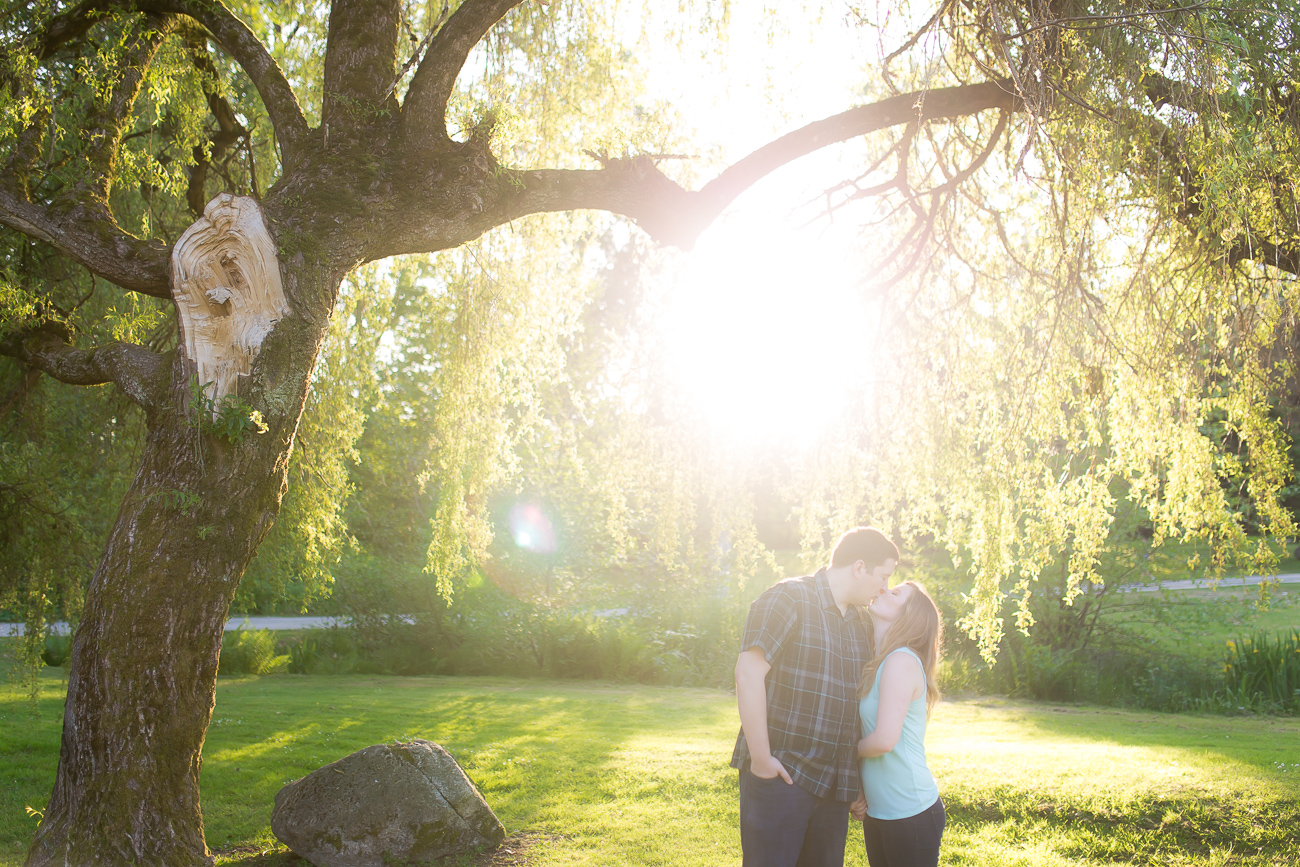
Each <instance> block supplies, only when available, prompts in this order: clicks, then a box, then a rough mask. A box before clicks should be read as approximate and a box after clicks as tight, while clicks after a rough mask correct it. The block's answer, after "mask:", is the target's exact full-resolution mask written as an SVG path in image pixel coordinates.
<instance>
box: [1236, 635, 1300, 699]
mask: <svg viewBox="0 0 1300 867" xmlns="http://www.w3.org/2000/svg"><path fill="white" fill-rule="evenodd" d="M1224 680H1225V682H1226V683H1225V687H1226V689H1227V690H1228V693H1229V695H1230V696H1231V697H1232V699H1233V700H1235V701H1236V702H1237V703H1238V704H1239V705H1241V706H1242V707H1252V708H1260V709H1267V710H1278V711H1283V712H1289V713H1296V712H1297V711H1300V629H1292V630H1291V631H1290V633H1283V632H1280V631H1279V632H1275V633H1268V632H1256V633H1254V634H1253V635H1248V636H1245V637H1243V638H1238V639H1236V640H1235V641H1229V642H1228V651H1227V661H1226V665H1225V666H1224Z"/></svg>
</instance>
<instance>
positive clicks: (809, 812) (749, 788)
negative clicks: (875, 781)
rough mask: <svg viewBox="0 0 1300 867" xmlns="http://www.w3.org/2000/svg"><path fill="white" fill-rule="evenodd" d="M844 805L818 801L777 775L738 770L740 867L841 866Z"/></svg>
mask: <svg viewBox="0 0 1300 867" xmlns="http://www.w3.org/2000/svg"><path fill="white" fill-rule="evenodd" d="M848 833H849V805H848V802H847V801H832V800H830V799H829V798H819V797H817V796H816V795H813V794H811V793H809V792H807V791H805V790H804V789H802V788H801V787H800V786H799V785H798V784H797V783H796V784H790V783H787V782H786V781H785V780H783V779H781V777H780V776H776V777H773V778H772V779H770V780H762V779H759V778H758V777H756V776H754V775H753V773H751V772H750V770H749V762H745V766H744V767H743V768H741V769H740V848H741V851H742V852H743V853H744V867H844V840H845V838H846V837H847V836H848Z"/></svg>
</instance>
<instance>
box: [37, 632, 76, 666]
mask: <svg viewBox="0 0 1300 867" xmlns="http://www.w3.org/2000/svg"><path fill="white" fill-rule="evenodd" d="M71 655H72V636H71V635H59V634H57V633H54V632H51V633H50V634H49V635H47V636H45V648H44V649H43V650H42V651H41V659H43V660H44V661H45V664H46V665H48V666H52V667H53V668H58V667H59V666H61V665H64V664H65V663H67V661H68V657H69V656H71Z"/></svg>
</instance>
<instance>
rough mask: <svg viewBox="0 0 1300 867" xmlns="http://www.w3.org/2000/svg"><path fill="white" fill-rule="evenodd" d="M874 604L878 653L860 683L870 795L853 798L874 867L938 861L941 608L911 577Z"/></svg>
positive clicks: (865, 787)
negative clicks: (936, 718)
mask: <svg viewBox="0 0 1300 867" xmlns="http://www.w3.org/2000/svg"><path fill="white" fill-rule="evenodd" d="M869 610H870V612H871V620H872V624H873V627H874V630H875V643H874V644H873V647H875V649H876V653H875V656H874V657H873V658H872V660H871V661H870V662H869V663H867V667H866V670H865V672H864V674H863V677H862V685H861V687H859V690H858V694H859V695H860V696H861V697H862V700H861V703H860V704H859V705H858V712H859V713H860V714H861V716H862V731H863V732H864V733H865V734H866V737H864V738H863V739H862V740H860V741H858V757H859V758H860V760H861V761H860V765H861V768H862V791H863V792H865V793H866V803H865V804H864V803H863V802H862V800H861V799H859V800H858V802H857V803H856V804H854V805H853V806H854V808H855V809H854V816H855V817H857V818H861V819H862V832H863V835H864V837H865V839H866V844H867V861H868V862H870V864H871V867H935V865H937V864H938V863H939V840H940V839H941V838H942V837H943V826H944V820H945V816H944V811H943V801H942V799H940V797H939V788H938V787H937V786H936V785H935V783H934V777H933V776H932V775H931V774H930V768H929V767H928V766H927V765H926V763H925V722H926V720H927V719H928V718H929V715H930V709H931V708H932V707H933V706H934V703H935V701H937V700H938V698H939V690H938V689H937V688H936V687H935V684H934V669H935V665H936V663H937V661H938V658H939V642H940V636H941V630H942V627H941V625H940V619H939V609H938V608H937V607H935V604H934V600H933V599H931V598H930V596H929V595H928V594H927V593H926V592H925V590H924V589H923V588H922V587H921V585H919V584H917V583H915V582H912V581H906V582H904V583H902V584H900V585H898V586H897V587H895V588H893V589H892V590H888V591H886V592H885V593H884V594H883V595H881V596H879V597H877V598H876V600H875V601H874V602H872V603H871V607H870V609H869ZM864 807H865V815H863V812H864Z"/></svg>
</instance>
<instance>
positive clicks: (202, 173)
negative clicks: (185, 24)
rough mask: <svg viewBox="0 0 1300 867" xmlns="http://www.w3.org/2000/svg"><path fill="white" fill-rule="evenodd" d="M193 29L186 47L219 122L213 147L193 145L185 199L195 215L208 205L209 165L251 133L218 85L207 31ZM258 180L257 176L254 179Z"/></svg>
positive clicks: (211, 141)
mask: <svg viewBox="0 0 1300 867" xmlns="http://www.w3.org/2000/svg"><path fill="white" fill-rule="evenodd" d="M197 29H198V28H194V29H191V30H188V31H187V32H186V34H185V47H186V49H187V50H188V52H189V55H190V60H191V61H192V62H193V63H194V68H195V69H197V70H199V72H200V73H202V75H203V93H204V95H205V96H206V97H207V98H208V110H209V111H210V112H212V116H213V118H215V119H216V121H217V131H216V132H214V133H213V134H212V135H211V137H210V138H209V142H210V143H211V150H205V149H204V148H203V147H202V146H200V145H195V146H194V168H192V169H191V170H190V183H189V187H188V188H187V189H186V191H185V201H186V203H187V204H188V205H189V206H190V211H192V212H193V213H194V215H195V216H202V215H203V209H204V207H206V206H207V204H208V196H207V192H206V189H205V186H206V181H207V177H208V166H209V165H210V164H211V163H213V162H215V161H217V160H220V159H221V158H222V157H223V156H225V153H226V150H227V149H228V148H229V147H230V146H231V145H233V144H234V143H235V142H237V141H239V140H240V139H241V138H243V137H244V136H246V135H248V130H247V129H245V128H244V125H243V124H242V123H240V122H239V119H238V118H237V117H236V116H235V112H234V109H232V108H231V107H230V103H229V102H228V101H227V100H226V98H225V97H223V96H222V95H221V93H220V91H219V90H218V89H217V87H216V83H217V81H218V80H219V76H218V72H217V67H216V65H215V64H214V63H213V62H212V58H211V57H210V56H209V55H208V50H207V46H206V44H205V41H206V34H202V35H200V34H199V33H195V32H194V30H197ZM254 180H256V179H254Z"/></svg>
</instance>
